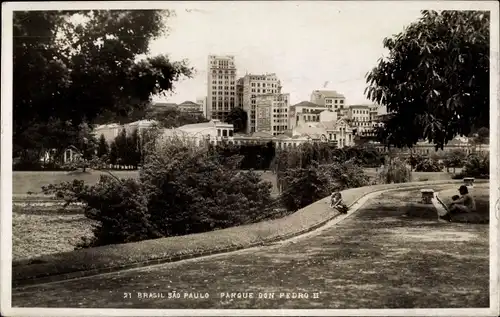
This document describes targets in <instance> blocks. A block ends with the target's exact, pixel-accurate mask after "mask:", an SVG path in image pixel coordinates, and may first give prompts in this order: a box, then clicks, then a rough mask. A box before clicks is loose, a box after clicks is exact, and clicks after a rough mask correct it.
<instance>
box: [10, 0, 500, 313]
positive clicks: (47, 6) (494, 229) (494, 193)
mask: <svg viewBox="0 0 500 317" xmlns="http://www.w3.org/2000/svg"><path fill="white" fill-rule="evenodd" d="M381 3H383V4H389V3H390V4H391V6H392V7H393V8H394V11H395V10H396V8H401V9H435V10H442V9H455V10H489V11H491V28H490V33H491V38H490V43H491V46H490V52H491V53H490V57H491V58H490V63H491V64H490V65H491V67H490V74H491V75H490V76H491V81H490V117H491V118H490V131H491V132H490V136H491V138H490V139H491V142H490V159H491V166H490V175H491V179H490V196H491V197H490V202H491V205H490V215H491V217H490V308H489V309H488V308H484V309H343V310H340V309H315V310H312V309H185V310H180V309H170V310H169V309H73V308H54V309H53V308H11V283H5V281H10V280H11V277H12V267H11V263H12V200H11V197H12V168H11V167H12V12H13V11H14V10H51V9H52V10H54V9H58V10H62V9H66V10H71V9H80V10H81V9H159V8H169V9H176V7H179V6H182V7H185V6H190V7H191V6H196V8H205V7H210V8H211V9H216V7H217V6H227V5H229V3H228V2H194V1H193V2H191V1H189V2H185V1H184V2H181V1H179V2H161V1H147V2H146V1H144V2H142V1H137V2H132V1H127V2H119V1H116V2H105V1H102V2H24V3H23V2H17V3H11V2H9V3H5V2H4V3H2V72H1V73H2V82H1V86H2V117H1V129H2V131H1V132H2V134H1V146H2V148H1V160H0V162H1V163H2V164H1V183H0V184H1V186H0V189H1V196H0V197H1V200H0V202H1V210H2V212H1V214H0V215H1V218H0V219H1V222H0V225H1V232H2V234H1V239H0V242H1V243H0V251H1V271H0V274H1V277H2V281H3V283H1V288H0V294H1V301H0V308H1V313H2V315H4V316H68V315H71V316H274V315H280V316H297V315H299V316H403V315H404V316H409V315H411V316H497V315H498V313H499V299H500V298H499V292H498V284H499V279H498V267H499V265H500V263H499V261H498V247H497V241H498V240H497V239H498V238H499V232H498V217H500V211H499V210H498V209H499V208H500V201H499V197H500V196H499V189H500V188H499V187H498V176H499V175H498V165H497V164H498V162H497V153H498V146H499V142H500V138H496V136H497V135H499V134H500V129H499V127H498V110H497V109H498V105H499V99H498V98H499V90H500V84H499V80H498V79H499V78H498V74H499V60H498V56H499V42H498V39H499V10H498V4H497V2H496V1H444V2H434V1H402V2H393V1H380V2H379V1H347V2H341V1H339V2H336V1H332V2H330V3H329V5H331V6H332V8H335V9H338V8H339V7H340V8H342V9H356V8H359V7H360V6H362V7H363V9H364V10H367V9H369V7H370V6H379V5H380V4H381ZM297 4H300V5H304V6H314V5H317V2H298V1H293V2H290V1H287V2H274V3H273V5H276V6H286V5H293V6H296V5H297ZM231 5H238V6H249V5H250V6H253V5H259V2H253V3H251V2H238V3H237V4H236V3H234V2H233V3H231ZM323 5H324V4H323ZM394 11H393V12H394Z"/></svg>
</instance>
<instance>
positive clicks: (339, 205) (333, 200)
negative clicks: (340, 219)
mask: <svg viewBox="0 0 500 317" xmlns="http://www.w3.org/2000/svg"><path fill="white" fill-rule="evenodd" d="M330 208H335V209H337V210H338V211H339V212H340V213H341V214H346V213H347V210H348V209H349V208H348V207H347V206H346V205H345V204H344V202H343V201H342V194H341V193H340V192H338V191H336V192H333V193H332V195H331V196H330Z"/></svg>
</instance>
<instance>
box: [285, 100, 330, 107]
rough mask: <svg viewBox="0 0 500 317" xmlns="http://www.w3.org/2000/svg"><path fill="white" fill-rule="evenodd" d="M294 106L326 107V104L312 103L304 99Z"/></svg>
mask: <svg viewBox="0 0 500 317" xmlns="http://www.w3.org/2000/svg"><path fill="white" fill-rule="evenodd" d="M293 106H294V107H309V108H325V107H324V106H321V105H318V104H315V103H312V102H310V101H302V102H299V103H298V104H296V105H293Z"/></svg>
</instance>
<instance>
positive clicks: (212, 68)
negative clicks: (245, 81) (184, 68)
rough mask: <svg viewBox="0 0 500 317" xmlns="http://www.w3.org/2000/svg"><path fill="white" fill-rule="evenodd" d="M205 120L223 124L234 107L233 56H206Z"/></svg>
mask: <svg viewBox="0 0 500 317" xmlns="http://www.w3.org/2000/svg"><path fill="white" fill-rule="evenodd" d="M207 69H208V71H207V74H208V81H207V90H208V91H207V113H206V116H207V119H217V120H220V121H223V122H225V121H226V119H227V115H228V114H229V112H230V111H231V110H232V109H233V108H234V107H235V106H236V65H235V63H234V56H218V55H209V56H208V67H207Z"/></svg>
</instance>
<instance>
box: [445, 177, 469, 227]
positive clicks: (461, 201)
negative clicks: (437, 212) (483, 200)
mask: <svg viewBox="0 0 500 317" xmlns="http://www.w3.org/2000/svg"><path fill="white" fill-rule="evenodd" d="M458 191H459V192H460V195H461V196H458V195H454V196H453V197H451V199H452V200H453V201H452V202H451V204H450V206H449V207H448V210H449V212H448V213H447V214H446V215H444V216H443V218H444V219H446V220H448V221H451V215H452V214H457V213H469V212H474V211H476V201H475V200H474V197H472V195H471V194H469V189H468V188H467V186H465V185H462V186H460V188H459V189H458Z"/></svg>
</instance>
